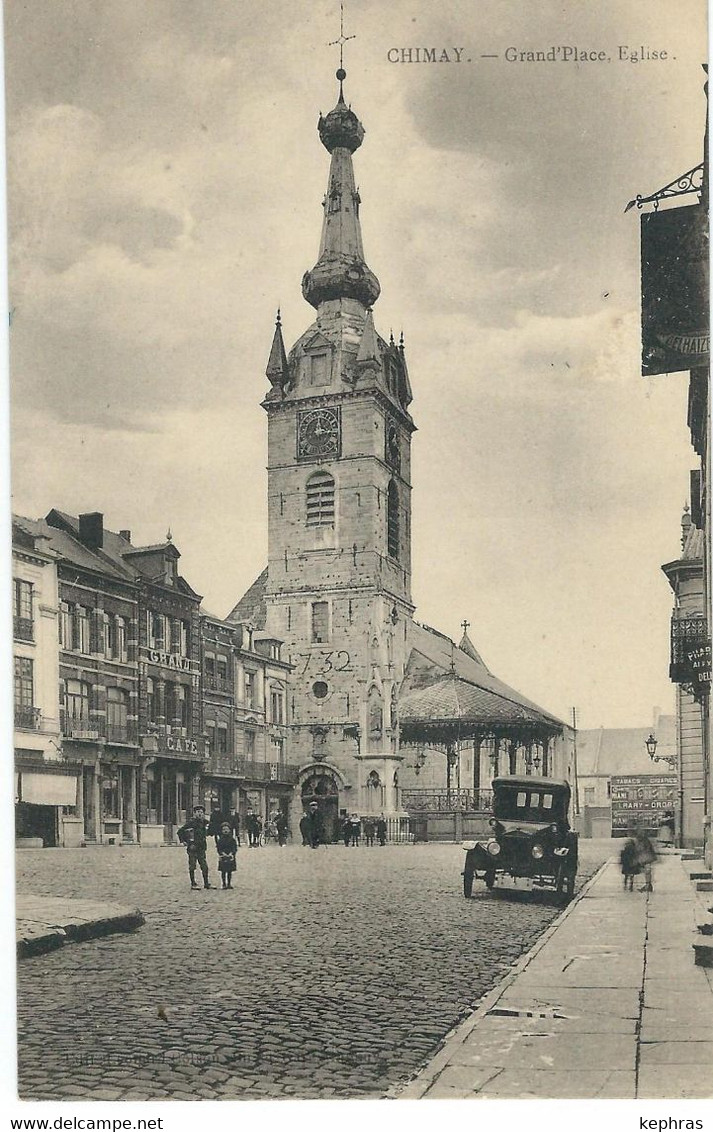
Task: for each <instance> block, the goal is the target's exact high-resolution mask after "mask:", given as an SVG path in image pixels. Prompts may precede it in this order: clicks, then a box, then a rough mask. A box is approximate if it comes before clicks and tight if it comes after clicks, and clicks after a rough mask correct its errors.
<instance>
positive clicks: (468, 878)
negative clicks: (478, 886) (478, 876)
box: [463, 869, 475, 900]
mask: <svg viewBox="0 0 713 1132" xmlns="http://www.w3.org/2000/svg"><path fill="white" fill-rule="evenodd" d="M474 876H475V873H473V872H470V870H469V869H466V870H465V872H464V873H463V895H464V896H465V898H466V900H468V899H469V898H470V897H471V896H472V895H473V877H474Z"/></svg>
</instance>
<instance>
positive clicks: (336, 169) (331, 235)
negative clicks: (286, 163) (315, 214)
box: [302, 41, 381, 308]
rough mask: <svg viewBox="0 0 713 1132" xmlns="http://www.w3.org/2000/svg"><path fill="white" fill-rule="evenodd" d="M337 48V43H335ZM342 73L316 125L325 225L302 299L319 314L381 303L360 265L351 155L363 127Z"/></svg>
mask: <svg viewBox="0 0 713 1132" xmlns="http://www.w3.org/2000/svg"><path fill="white" fill-rule="evenodd" d="M337 42H338V41H337ZM345 78H346V71H345V70H344V68H343V67H340V68H339V70H338V71H337V79H338V80H339V98H338V100H337V105H336V106H335V107H334V109H333V110H330V112H329V114H327V116H326V118H323V117H322V116H321V115H320V117H319V122H318V124H317V130H318V132H319V137H320V141H321V142H322V145H323V146H324V147H325V149H326V150H327V151H328V152H329V153H330V154H331V156H332V160H331V163H330V169H329V180H328V182H327V195H326V196H325V198H324V201H323V203H322V207H323V208H324V220H323V223H322V239H321V241H320V245H319V259H318V260H317V263H316V264H315V266H314V267H313V268H312V270H311V271H307V272H306V273H305V275H304V278H303V280H302V294H303V295H304V297H305V299H306V300H307V302H308V303H311V305H312V306H313V307H316V308H319V307H320V306H321V304H322V303H324V302H328V301H329V300H331V299H356V300H357V301H358V302H359V303H361V304H362V306H364V307H367V308H368V307H370V306H371V305H372V303H374V302H376V300H377V299H378V297H379V294H380V291H381V287H380V286H379V280H378V279H377V278H376V276H375V275H374V273H373V272H372V271H370V270H369V268H368V267H367V265H366V262H365V260H364V248H363V246H362V239H361V224H360V222H359V205H360V203H361V198H360V196H359V191H358V189H357V187H356V184H355V181H354V168H353V165H352V154H353V153H354V152H355V151H356V150H357V149H358V148H359V146H360V145H361V143H362V141H363V140H364V127H363V126H362V124H361V122H360V121H359V119H358V118H357V116H356V114H355V113H354V111H353V110H352V108H351V107H350V106H347V104H346V103H345V101H344V90H343V83H344V79H345Z"/></svg>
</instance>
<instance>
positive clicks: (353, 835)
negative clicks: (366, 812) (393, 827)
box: [340, 814, 386, 846]
mask: <svg viewBox="0 0 713 1132" xmlns="http://www.w3.org/2000/svg"><path fill="white" fill-rule="evenodd" d="M340 832H341V836H342V840H343V842H344V844H345V845H355V846H356V845H358V844H359V842H360V841H361V837H362V833H363V834H364V841H365V842H366V844H367V845H373V844H374V837H376V838H377V840H378V842H379V845H386V818H385V817H384V815H383V814H381V816H380V817H378V818H372V817H365V818H364V819H363V820H362V818H360V817H359V814H352V815H351V817H349V816H348V815H345V816H344V817H343V818H342V826H341V830H340Z"/></svg>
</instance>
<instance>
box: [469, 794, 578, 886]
mask: <svg viewBox="0 0 713 1132" xmlns="http://www.w3.org/2000/svg"><path fill="white" fill-rule="evenodd" d="M570 795H571V791H570V788H569V783H568V782H564V781H561V780H559V779H554V778H535V777H534V776H533V775H525V776H524V777H522V778H520V777H515V776H512V777H509V778H496V779H495V780H494V781H493V816H492V818H491V819H490V827H491V829H492V831H493V832H492V836H491V837H490V838H489V839H488V840H487V841H464V842H463V848H464V849H465V851H466V854H465V867H464V869H463V894H464V896H466V897H468V896H470V895H471V894H472V892H473V881H474V880H475V878H476V877H478V878H479V879H482V880H484V881H485V883H486V885H487V886H488V888H493V887H494V885H495V884H496V883H497V881H498V880H501V879H502V878H503V877H506V876H509V877H514V878H519V877H524V878H527V879H528V880H529V881H530V882H531V883H532V885H536V886H538V887H540V888H549V889H553V890H554V891H555V892H556V893H557V895H558V896H559V897H560V899H561V900H562V901H563V902H565V903H566V902H567V901H569V900H571V899H572V896H573V895H574V879H575V877H576V875H577V834H576V833H573V832H572V830H571V829H570V825H569V820H568V817H567V814H568V811H569V801H570Z"/></svg>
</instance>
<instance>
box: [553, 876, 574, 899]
mask: <svg viewBox="0 0 713 1132" xmlns="http://www.w3.org/2000/svg"><path fill="white" fill-rule="evenodd" d="M574 878H575V874H574V873H573V872H572V870H571V869H565V868H561V869H560V871H559V873H558V876H557V896H558V897H559V899H560V901H561V902H562V904H569V902H570V900H571V899H572V897H573V896H574Z"/></svg>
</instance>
